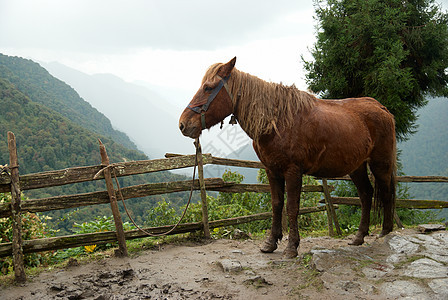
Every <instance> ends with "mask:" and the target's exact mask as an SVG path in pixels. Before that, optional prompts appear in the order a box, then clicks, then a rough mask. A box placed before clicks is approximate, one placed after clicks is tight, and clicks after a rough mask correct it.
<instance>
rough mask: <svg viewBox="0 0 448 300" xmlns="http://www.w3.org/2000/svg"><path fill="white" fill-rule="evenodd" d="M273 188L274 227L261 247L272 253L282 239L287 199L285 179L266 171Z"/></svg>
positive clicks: (263, 250)
mask: <svg viewBox="0 0 448 300" xmlns="http://www.w3.org/2000/svg"><path fill="white" fill-rule="evenodd" d="M266 174H267V175H268V179H269V186H270V187H271V204H272V227H271V234H270V235H269V237H268V238H267V239H266V241H265V242H264V244H263V246H262V247H261V249H260V250H261V251H262V252H266V253H271V252H274V250H275V249H277V242H278V241H279V240H281V239H282V237H283V234H282V212H283V205H284V198H285V196H284V195H285V179H284V178H283V177H282V176H278V175H276V174H274V173H273V172H272V171H270V170H266Z"/></svg>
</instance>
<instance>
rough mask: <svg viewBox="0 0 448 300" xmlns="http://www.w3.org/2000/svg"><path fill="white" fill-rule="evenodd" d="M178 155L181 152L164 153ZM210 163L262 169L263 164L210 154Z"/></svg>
mask: <svg viewBox="0 0 448 300" xmlns="http://www.w3.org/2000/svg"><path fill="white" fill-rule="evenodd" d="M179 156H183V154H176V153H166V154H165V157H179ZM211 164H214V165H223V166H231V167H243V168H255V169H264V165H263V164H262V163H261V162H259V161H254V160H242V159H232V158H222V157H215V156H212V162H211Z"/></svg>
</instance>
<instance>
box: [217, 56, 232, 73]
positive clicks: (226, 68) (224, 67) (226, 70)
mask: <svg viewBox="0 0 448 300" xmlns="http://www.w3.org/2000/svg"><path fill="white" fill-rule="evenodd" d="M235 63H236V56H235V57H234V58H232V59H231V60H229V62H228V63H226V64H223V65H222V66H221V67H220V68H219V71H218V74H219V75H220V76H221V77H226V76H229V75H230V72H232V70H233V67H235Z"/></svg>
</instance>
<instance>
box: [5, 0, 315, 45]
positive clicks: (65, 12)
mask: <svg viewBox="0 0 448 300" xmlns="http://www.w3.org/2000/svg"><path fill="white" fill-rule="evenodd" d="M299 2H301V1H291V0H278V1H275V2H274V1H259V0H258V1H257V0H250V1H240V0H227V1H225V2H222V1H206V0H191V1H185V0H165V1H162V0H159V1H148V0H134V1H119V0H108V1H90V0H65V1H59V0H45V1H42V0H40V1H26V0H14V1H2V2H0V36H2V39H1V41H0V46H3V47H27V48H52V49H60V50H72V51H82V52H108V53H114V52H121V51H126V49H129V48H148V47H149V48H152V49H162V50H167V49H175V50H197V49H202V50H215V49H218V48H220V47H225V46H229V45H234V44H238V43H244V41H247V40H251V39H254V37H255V38H264V39H269V38H271V37H273V36H275V37H276V38H279V37H283V36H286V35H288V34H291V32H294V31H296V30H300V28H299V27H298V28H293V27H290V25H291V24H292V23H291V22H290V21H291V20H288V18H284V16H285V15H288V14H290V13H291V12H293V11H300V10H303V3H302V4H301V3H299ZM307 5H308V7H310V6H311V5H310V4H307Z"/></svg>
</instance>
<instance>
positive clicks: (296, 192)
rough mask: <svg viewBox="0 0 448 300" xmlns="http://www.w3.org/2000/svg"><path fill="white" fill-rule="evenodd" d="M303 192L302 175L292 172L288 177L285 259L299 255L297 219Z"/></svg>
mask: <svg viewBox="0 0 448 300" xmlns="http://www.w3.org/2000/svg"><path fill="white" fill-rule="evenodd" d="M301 191H302V174H301V173H300V172H290V173H288V174H287V175H286V195H287V197H288V198H287V202H286V209H287V213H288V221H289V237H288V245H287V246H286V248H285V250H284V251H283V256H284V257H285V258H294V257H296V256H297V255H298V251H297V248H298V247H299V244H300V235H299V228H298V222H297V218H298V216H299V206H300V192H301Z"/></svg>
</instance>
